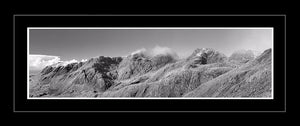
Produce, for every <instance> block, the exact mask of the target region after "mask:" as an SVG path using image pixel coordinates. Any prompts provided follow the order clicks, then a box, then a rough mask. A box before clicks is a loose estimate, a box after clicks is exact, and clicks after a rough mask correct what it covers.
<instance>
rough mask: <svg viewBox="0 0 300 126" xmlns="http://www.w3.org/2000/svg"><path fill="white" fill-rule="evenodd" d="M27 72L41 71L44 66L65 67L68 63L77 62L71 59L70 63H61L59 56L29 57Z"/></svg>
mask: <svg viewBox="0 0 300 126" xmlns="http://www.w3.org/2000/svg"><path fill="white" fill-rule="evenodd" d="M28 59H29V70H42V69H44V68H45V67H46V66H49V65H54V66H60V65H63V66H66V65H67V64H70V63H75V62H78V61H77V60H75V59H73V60H70V61H61V60H60V57H59V56H50V55H29V58H28Z"/></svg>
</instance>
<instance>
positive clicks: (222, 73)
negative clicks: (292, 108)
mask: <svg viewBox="0 0 300 126" xmlns="http://www.w3.org/2000/svg"><path fill="white" fill-rule="evenodd" d="M27 37H28V38H27V44H28V75H29V76H28V84H27V87H28V91H27V95H28V96H27V97H28V98H29V99H50V98H53V99H59V98H64V99H68V98H70V99H72V98H75V99H76V98H77V99H147V98H148V99H149V98H150V99H273V28H272V27H255V28H254V27H253V28H251V27H247V28H243V27H228V28H226V27H224V28H218V27H212V28H205V27H128V28H127V27H89V28H88V27H87V28H83V27H81V28H80V27H77V28H75V27H74V28H72V27H68V28H60V27H47V28H43V27H29V28H27Z"/></svg>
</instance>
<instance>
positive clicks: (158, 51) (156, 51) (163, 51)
mask: <svg viewBox="0 0 300 126" xmlns="http://www.w3.org/2000/svg"><path fill="white" fill-rule="evenodd" d="M150 54H151V55H152V56H156V55H172V56H177V54H176V52H175V51H173V50H172V49H170V48H168V47H161V46H155V47H154V48H153V49H152V50H151V52H150Z"/></svg>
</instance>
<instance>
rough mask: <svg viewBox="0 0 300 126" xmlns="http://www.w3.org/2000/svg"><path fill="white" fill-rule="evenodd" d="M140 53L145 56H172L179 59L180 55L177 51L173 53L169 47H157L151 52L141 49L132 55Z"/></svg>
mask: <svg viewBox="0 0 300 126" xmlns="http://www.w3.org/2000/svg"><path fill="white" fill-rule="evenodd" d="M138 53H142V54H144V55H147V56H151V57H153V56H157V55H171V56H172V57H174V58H176V59H177V58H178V55H177V53H176V52H175V51H173V50H172V49H170V48H169V47H162V46H159V45H157V46H155V47H154V48H152V49H150V50H147V49H145V48H141V49H138V50H136V51H134V52H132V53H131V55H134V54H138Z"/></svg>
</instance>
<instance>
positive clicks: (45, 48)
mask: <svg viewBox="0 0 300 126" xmlns="http://www.w3.org/2000/svg"><path fill="white" fill-rule="evenodd" d="M29 35H30V40H29V44H30V54H40V55H53V56H60V58H61V60H63V61H65V60H71V59H76V60H78V61H80V60H81V59H89V58H91V57H96V56H100V55H103V56H125V55H128V54H130V53H131V52H133V51H135V50H138V49H141V48H146V49H151V48H154V47H155V46H161V47H169V48H171V49H172V50H174V51H176V52H177V53H178V55H179V56H187V55H190V54H191V53H192V52H193V51H194V50H195V49H196V48H204V47H206V48H214V49H216V50H218V51H220V52H222V53H224V54H225V55H227V56H229V55H230V54H231V53H232V52H233V51H236V50H240V49H251V50H257V51H263V50H265V49H267V48H272V40H273V38H272V35H273V33H272V29H179V30H178V29H89V30H88V29H31V30H30V33H29Z"/></svg>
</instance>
